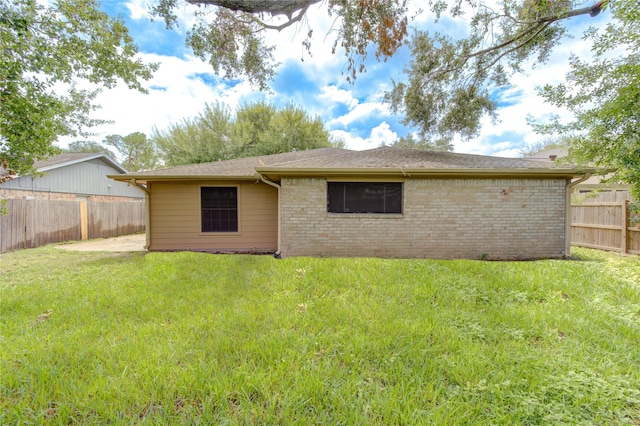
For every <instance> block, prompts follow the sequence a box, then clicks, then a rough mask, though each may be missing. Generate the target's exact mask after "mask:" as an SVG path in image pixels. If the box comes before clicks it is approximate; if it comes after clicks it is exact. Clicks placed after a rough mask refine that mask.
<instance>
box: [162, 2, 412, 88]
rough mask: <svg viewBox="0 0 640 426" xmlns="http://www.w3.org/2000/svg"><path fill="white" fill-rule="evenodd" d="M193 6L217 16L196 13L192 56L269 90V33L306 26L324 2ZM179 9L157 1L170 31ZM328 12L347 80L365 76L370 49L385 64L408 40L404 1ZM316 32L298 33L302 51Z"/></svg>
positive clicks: (341, 5) (330, 7) (338, 5)
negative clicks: (344, 61)
mask: <svg viewBox="0 0 640 426" xmlns="http://www.w3.org/2000/svg"><path fill="white" fill-rule="evenodd" d="M190 3H192V4H199V5H207V6H210V7H213V11H211V9H207V10H205V11H202V12H198V13H197V16H198V18H200V19H198V21H197V23H196V24H195V25H194V26H193V27H192V28H191V30H190V31H189V33H188V35H187V45H189V46H190V47H191V48H192V49H193V51H194V53H195V54H196V55H197V56H198V57H200V58H201V59H203V60H205V61H208V62H209V63H210V64H211V65H212V66H213V69H214V70H215V71H216V72H223V73H224V75H225V77H227V78H236V77H238V76H242V75H243V76H246V77H247V79H248V80H249V81H250V82H251V83H252V84H254V85H256V86H258V87H259V88H260V89H266V88H267V85H268V82H269V80H271V79H272V78H273V76H274V75H275V69H276V68H277V66H278V63H277V62H276V61H275V59H274V57H273V51H274V49H275V46H268V45H266V43H265V39H264V34H265V31H282V30H284V29H286V28H287V27H290V26H293V25H296V24H298V23H300V22H302V21H305V14H306V13H307V11H308V9H309V7H310V6H312V5H313V4H315V3H320V0H298V1H295V2H292V1H278V2H275V1H271V2H257V1H254V0H244V1H243V0H194V1H190ZM177 7H179V2H178V1H176V0H158V1H157V2H156V4H155V5H154V9H153V10H154V14H155V15H156V16H159V17H161V18H163V19H164V21H165V23H166V24H167V27H168V28H171V27H173V26H174V25H175V24H176V20H177V17H176V15H175V13H174V11H175V9H176V8H177ZM326 8H327V13H328V14H329V15H330V16H332V17H334V19H335V25H334V27H333V28H332V31H331V33H332V34H336V39H335V43H334V45H333V53H335V52H336V51H337V49H338V48H340V49H342V50H343V51H344V54H345V56H346V58H347V62H348V69H347V80H348V81H354V80H355V79H356V76H357V75H358V73H361V72H364V71H365V66H364V60H365V59H366V57H367V54H368V52H369V51H370V46H372V45H373V46H375V52H374V54H375V57H376V58H377V59H378V60H383V59H386V58H388V57H390V56H392V55H393V54H394V53H395V52H396V50H397V49H398V48H399V47H400V46H401V45H402V44H403V42H404V39H405V37H406V35H407V23H408V18H407V16H406V14H407V8H406V1H404V0H388V1H387V0H385V1H344V0H330V1H328V2H326ZM274 17H276V18H274ZM283 17H284V18H283ZM305 24H306V25H307V27H308V25H309V23H308V22H306V21H305ZM298 30H299V29H298ZM299 31H300V30H299ZM313 32H314V31H313V28H308V30H305V31H300V33H304V34H306V37H305V38H304V39H303V40H302V46H303V48H304V49H305V50H306V51H307V52H309V53H311V51H312V42H313V38H312V37H313ZM303 60H304V58H303Z"/></svg>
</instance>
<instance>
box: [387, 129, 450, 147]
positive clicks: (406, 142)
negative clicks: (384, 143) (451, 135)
mask: <svg viewBox="0 0 640 426" xmlns="http://www.w3.org/2000/svg"><path fill="white" fill-rule="evenodd" d="M391 146H393V147H396V148H411V149H428V150H432V151H453V144H452V143H451V142H450V141H449V140H447V139H440V140H435V141H431V140H427V139H424V138H420V137H418V138H417V139H416V136H414V135H413V134H412V133H409V134H408V135H407V136H402V137H400V138H398V139H396V140H395V141H393V143H392V144H391Z"/></svg>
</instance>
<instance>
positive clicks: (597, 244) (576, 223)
mask: <svg viewBox="0 0 640 426" xmlns="http://www.w3.org/2000/svg"><path fill="white" fill-rule="evenodd" d="M629 217H630V214H629V201H628V200H625V201H622V202H598V203H594V202H590V203H584V204H579V205H572V206H571V244H572V245H576V246H581V247H590V248H597V249H601V250H611V251H619V252H621V253H631V254H640V229H638V227H637V226H635V225H633V226H632V225H631V224H630V223H629Z"/></svg>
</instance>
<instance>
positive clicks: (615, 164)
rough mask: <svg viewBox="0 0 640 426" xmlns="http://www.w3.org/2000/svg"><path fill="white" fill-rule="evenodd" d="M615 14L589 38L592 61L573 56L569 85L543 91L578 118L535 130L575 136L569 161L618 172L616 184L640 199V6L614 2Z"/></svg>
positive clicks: (615, 178)
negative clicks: (625, 185) (620, 183)
mask: <svg viewBox="0 0 640 426" xmlns="http://www.w3.org/2000/svg"><path fill="white" fill-rule="evenodd" d="M611 13H612V15H613V18H614V19H613V20H612V22H611V23H610V24H609V25H607V26H606V28H604V30H602V31H598V30H597V29H591V30H589V32H588V33H587V37H588V38H589V39H591V40H592V41H593V48H592V51H593V54H594V58H593V59H590V60H589V61H585V60H583V59H580V58H578V57H576V56H572V57H571V59H570V63H571V72H570V73H569V74H568V75H567V82H566V83H564V84H559V85H557V86H550V85H547V86H545V87H544V88H542V89H541V94H542V96H543V97H544V98H545V100H547V101H548V102H550V103H551V104H554V105H558V106H562V107H566V108H568V109H569V110H570V111H571V112H572V113H573V115H574V117H575V119H574V120H572V121H570V122H568V123H561V122H560V120H559V119H558V118H557V117H556V119H554V120H553V121H552V122H550V123H546V124H544V123H542V124H538V125H537V126H536V129H537V130H538V131H540V132H543V133H559V134H568V135H571V136H572V138H571V142H570V144H569V158H570V159H572V160H574V161H576V162H578V163H579V164H588V165H595V166H599V167H602V168H612V169H615V170H616V171H615V173H614V175H613V177H612V179H614V180H621V181H624V182H628V183H630V184H631V191H632V193H633V194H634V196H635V198H636V200H640V132H639V128H640V3H638V2H637V1H633V0H629V1H619V2H611Z"/></svg>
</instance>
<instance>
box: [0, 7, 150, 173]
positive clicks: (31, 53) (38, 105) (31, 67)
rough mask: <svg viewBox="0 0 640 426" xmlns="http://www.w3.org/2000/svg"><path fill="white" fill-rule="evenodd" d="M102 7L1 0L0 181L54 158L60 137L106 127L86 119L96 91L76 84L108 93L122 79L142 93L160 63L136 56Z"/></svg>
mask: <svg viewBox="0 0 640 426" xmlns="http://www.w3.org/2000/svg"><path fill="white" fill-rule="evenodd" d="M98 6H99V3H98V1H97V0H58V1H56V2H52V3H50V4H46V5H45V4H43V3H42V2H38V1H37V0H4V1H2V2H0V166H1V167H0V170H3V169H4V171H2V172H1V173H0V181H2V180H4V179H7V178H10V176H12V175H14V174H25V173H28V172H30V171H31V169H32V164H33V161H35V160H40V159H44V158H46V157H48V156H50V155H52V154H54V153H56V152H57V148H55V147H54V146H53V142H54V141H55V140H56V139H57V137H59V136H62V135H72V136H73V135H79V134H83V129H86V128H87V127H90V126H92V125H95V124H98V123H100V122H101V121H100V120H95V119H91V118H89V113H90V112H91V111H92V110H94V109H95V106H94V105H93V104H92V101H93V99H94V98H95V96H96V93H97V90H94V91H87V90H82V89H79V88H78V87H77V85H76V83H77V82H78V81H80V80H84V81H87V82H89V83H93V84H94V85H98V86H103V87H107V88H110V87H113V86H115V85H116V84H117V83H118V81H122V82H124V83H125V84H126V85H127V86H128V87H130V88H133V89H137V90H140V91H142V92H144V91H145V89H144V88H143V86H142V84H141V81H142V80H147V79H149V78H150V77H151V75H152V72H153V71H154V69H155V65H145V64H143V63H142V62H141V61H140V60H138V59H136V54H137V48H136V46H135V45H134V43H133V40H132V38H131V36H130V35H129V33H128V31H127V28H126V27H125V26H124V24H123V22H122V21H120V20H118V19H115V18H113V17H110V16H108V15H107V14H106V13H104V12H102V11H100V10H98ZM60 84H63V85H67V86H68V87H66V88H65V89H63V90H60ZM56 86H57V87H56Z"/></svg>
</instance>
